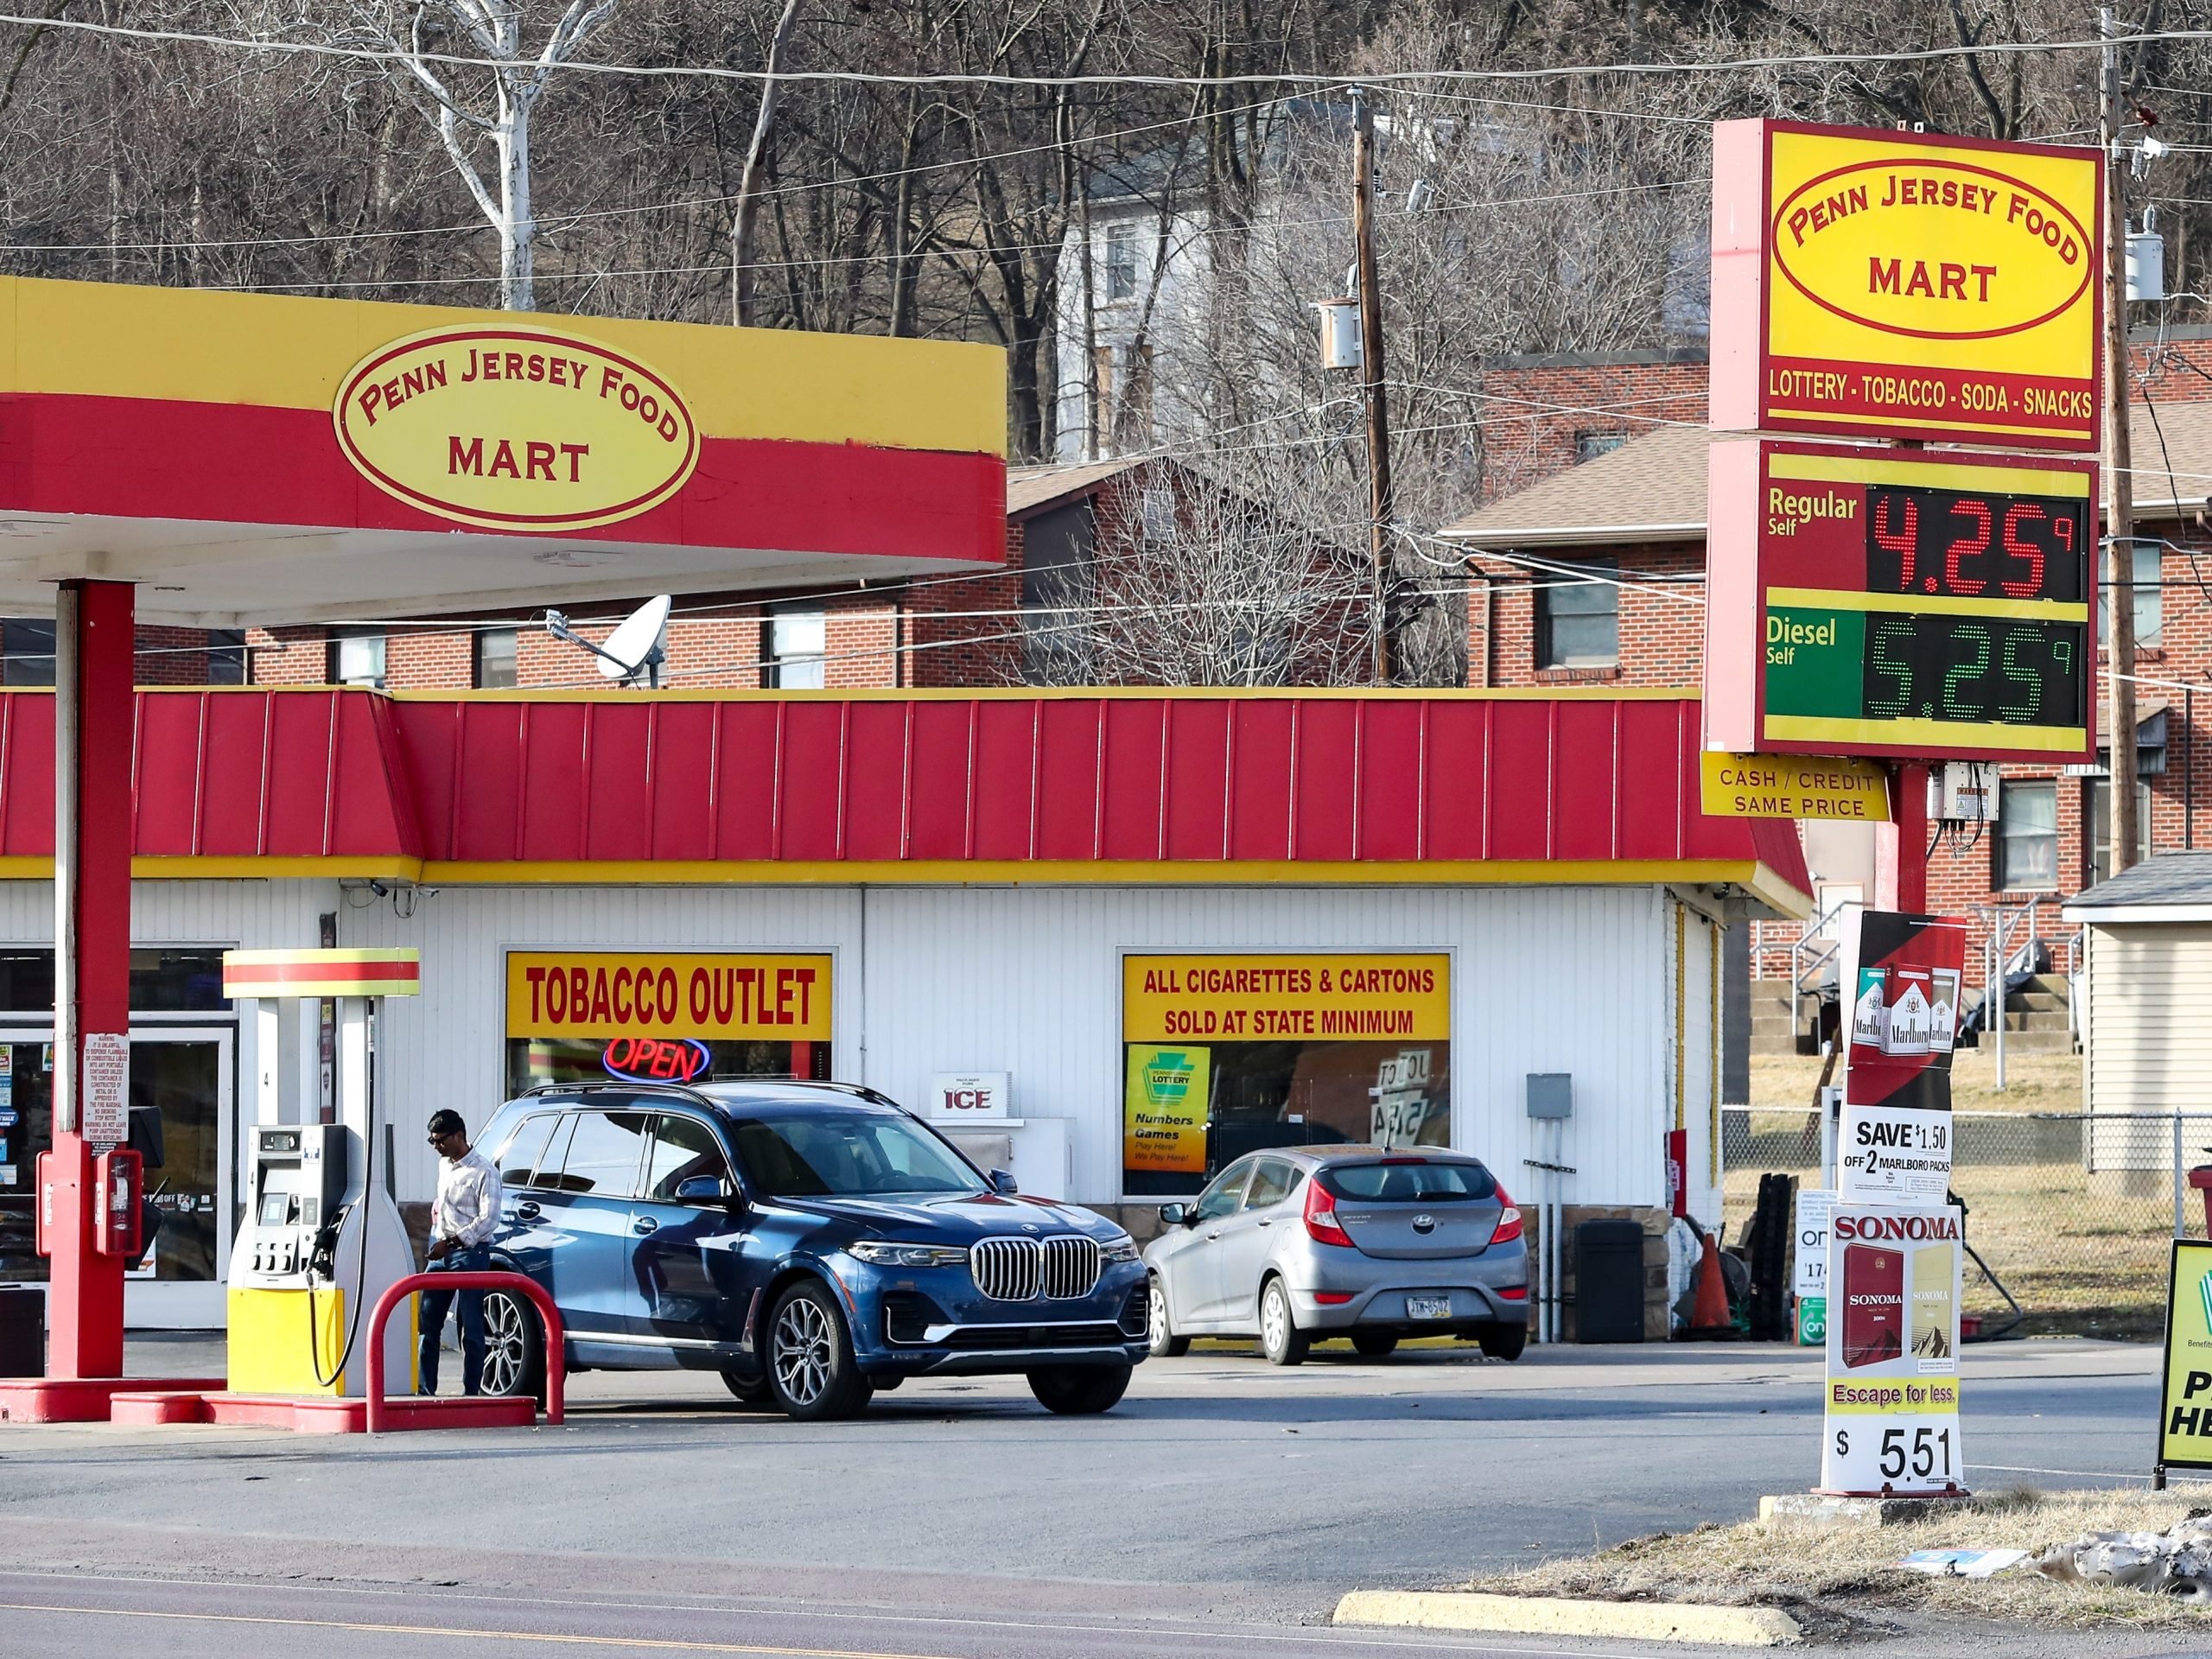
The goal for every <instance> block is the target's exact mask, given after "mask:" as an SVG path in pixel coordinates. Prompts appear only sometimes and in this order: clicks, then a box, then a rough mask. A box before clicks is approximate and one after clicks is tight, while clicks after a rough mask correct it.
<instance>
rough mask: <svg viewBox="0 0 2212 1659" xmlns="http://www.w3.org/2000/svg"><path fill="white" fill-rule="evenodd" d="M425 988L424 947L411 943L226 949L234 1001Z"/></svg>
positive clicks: (226, 976)
mask: <svg viewBox="0 0 2212 1659" xmlns="http://www.w3.org/2000/svg"><path fill="white" fill-rule="evenodd" d="M422 989H423V957H422V952H420V951H419V950H414V949H413V948H412V947H408V948H404V949H397V948H385V949H375V950H342V949H341V950H226V951H224V952H223V995H225V996H226V997H227V998H229V999H230V1000H231V1001H234V1002H235V1001H251V1000H252V999H255V998H259V997H271V996H417V995H421V994H422Z"/></svg>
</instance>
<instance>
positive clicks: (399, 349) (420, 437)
mask: <svg viewBox="0 0 2212 1659" xmlns="http://www.w3.org/2000/svg"><path fill="white" fill-rule="evenodd" d="M331 414H332V418H333V419H334V421H335V422H336V423H337V426H338V443H339V448H341V449H342V450H344V452H345V454H346V459H347V460H348V461H352V462H353V466H354V467H355V468H356V469H358V470H359V472H360V474H362V476H364V477H365V478H366V479H368V480H369V481H370V482H371V483H372V484H374V485H375V486H377V487H378V489H380V490H382V491H384V492H385V493H386V494H388V495H392V496H397V498H398V499H400V500H402V501H404V502H406V503H408V504H409V505H410V506H415V507H419V508H421V509H422V510H423V512H431V513H435V514H436V515H437V516H438V517H440V518H450V519H452V520H453V521H454V523H456V524H474V525H477V526H480V527H481V528H484V529H488V530H512V531H565V530H588V529H590V528H592V527H593V526H594V525H599V524H615V523H617V522H619V521H620V520H622V519H625V518H636V517H637V516H638V515H639V513H642V512H649V511H651V510H652V508H654V507H657V506H658V505H660V504H661V503H662V502H664V501H665V500H667V499H668V498H669V497H671V495H674V494H675V493H677V490H679V489H681V488H683V481H684V480H686V479H688V478H690V476H691V471H692V468H693V467H696V466H697V465H698V461H699V432H698V429H697V428H696V426H695V425H694V424H693V422H692V418H691V411H690V409H689V408H688V407H686V406H685V404H684V401H683V397H681V396H680V395H678V393H677V391H676V389H675V388H674V387H672V386H671V385H669V383H668V382H667V380H665V379H664V378H662V377H661V376H660V375H659V374H658V373H656V372H654V371H653V370H652V369H650V368H648V367H646V366H645V365H644V364H643V363H641V362H639V360H638V359H635V358H633V357H629V356H626V355H624V354H623V353H620V352H617V351H614V350H613V349H612V348H611V347H609V346H601V345H599V344H596V343H594V342H593V341H591V340H582V339H579V338H578V337H576V336H575V335H573V334H562V333H558V332H556V331H555V330H553V329H550V328H543V327H510V326H507V325H505V324H481V323H464V324H461V325H458V326H456V327H449V328H435V329H432V330H430V331H429V333H427V334H410V335H409V336H408V337H407V338H406V339H404V340H394V341H392V342H391V344H390V345H387V346H381V347H379V348H378V350H376V351H374V352H372V353H370V354H369V355H368V356H367V357H366V358H365V359H362V360H361V361H360V362H359V363H358V364H356V365H354V367H353V371H352V372H350V373H348V374H347V375H346V378H345V379H344V380H343V381H341V382H340V385H339V388H338V397H337V401H336V402H335V404H334V405H333V407H332V411H331Z"/></svg>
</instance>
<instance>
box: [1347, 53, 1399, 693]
mask: <svg viewBox="0 0 2212 1659" xmlns="http://www.w3.org/2000/svg"><path fill="white" fill-rule="evenodd" d="M1351 109H1352V125H1351V233H1352V237H1353V239H1354V240H1355V241H1357V243H1358V245H1359V360H1360V369H1361V372H1362V373H1363V374H1364V376H1365V377H1366V381H1367V505H1368V514H1369V517H1370V519H1371V521H1372V522H1371V523H1370V525H1369V527H1368V543H1369V554H1370V558H1371V559H1372V561H1373V564H1374V570H1373V575H1374V584H1375V592H1374V599H1373V606H1374V614H1373V617H1372V619H1371V624H1372V626H1371V632H1372V635H1373V639H1374V656H1373V663H1372V669H1371V673H1370V677H1371V678H1372V679H1373V680H1374V682H1375V683H1376V684H1377V685H1388V684H1389V683H1390V617H1389V605H1390V410H1389V402H1388V399H1387V397H1386V395H1385V393H1384V391H1383V291H1382V283H1381V282H1380V281H1379V280H1378V279H1377V277H1376V269H1375V111H1374V110H1373V109H1372V108H1371V107H1370V105H1369V104H1368V101H1367V92H1366V90H1365V89H1364V88H1363V87H1359V86H1355V87H1353V88H1352V89H1351Z"/></svg>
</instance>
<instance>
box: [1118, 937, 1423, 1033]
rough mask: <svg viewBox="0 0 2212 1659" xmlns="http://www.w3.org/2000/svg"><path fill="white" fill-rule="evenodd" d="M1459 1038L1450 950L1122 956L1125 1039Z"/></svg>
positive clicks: (1123, 1031)
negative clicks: (1455, 1034)
mask: <svg viewBox="0 0 2212 1659" xmlns="http://www.w3.org/2000/svg"><path fill="white" fill-rule="evenodd" d="M1451 1035H1452V959H1451V958H1450V957H1447V956H1444V955H1442V954H1436V955H1428V956H1414V955H1396V954H1391V955H1382V954H1376V955H1359V954H1355V953H1345V954H1342V955H1328V956H1295V957H1288V956H1249V957H1247V956H1166V957H1134V956H1133V957H1122V1040H1124V1041H1125V1042H1131V1043H1173V1042H1179V1041H1186V1040H1190V1039H1211V1040H1213V1041H1217V1042H1231V1043H1239V1042H1280V1041H1284V1040H1292V1041H1296V1040H1299V1039H1326V1038H1342V1039H1351V1040H1357V1039H1365V1038H1383V1039H1395V1038H1427V1039H1434V1040H1437V1041H1440V1042H1441V1041H1448V1040H1449V1039H1450V1038H1451Z"/></svg>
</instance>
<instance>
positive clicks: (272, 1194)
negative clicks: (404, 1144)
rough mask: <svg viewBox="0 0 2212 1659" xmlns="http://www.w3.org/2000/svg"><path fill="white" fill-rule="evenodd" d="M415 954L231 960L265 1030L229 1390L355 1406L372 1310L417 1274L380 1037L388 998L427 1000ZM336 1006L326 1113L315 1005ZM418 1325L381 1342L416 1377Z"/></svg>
mask: <svg viewBox="0 0 2212 1659" xmlns="http://www.w3.org/2000/svg"><path fill="white" fill-rule="evenodd" d="M420 985H421V980H420V968H419V965H418V963H417V960H416V952H415V951H413V950H232V951H226V953H225V954H224V957H223V989H224V994H225V995H227V996H228V997H230V998H231V999H232V1001H233V1002H235V1003H237V1004H238V1012H239V1018H240V1020H241V1021H246V1020H251V1022H252V1025H253V1029H254V1033H255V1049H256V1055H257V1063H256V1068H255V1069H256V1072H257V1078H256V1087H255V1090H254V1094H255V1109H254V1118H255V1122H254V1125H253V1128H252V1130H251V1144H250V1147H249V1151H250V1154H251V1167H250V1169H249V1171H248V1173H247V1178H246V1203H245V1217H244V1220H243V1221H242V1223H241V1224H240V1225H239V1228H238V1238H237V1240H236V1242H235V1243H233V1245H232V1249H231V1272H230V1286H229V1312H230V1389H231V1392H232V1393H233V1394H285V1395H302V1394H327V1395H360V1394H361V1393H362V1392H363V1391H364V1388H365V1383H366V1379H367V1376H368V1362H367V1356H366V1354H365V1352H363V1351H361V1347H360V1345H361V1344H362V1342H363V1341H364V1340H365V1338H364V1336H363V1332H364V1330H365V1325H366V1324H367V1319H368V1313H369V1310H370V1309H371V1308H372V1307H374V1306H375V1305H376V1301H377V1299H378V1297H379V1296H381V1295H382V1294H384V1292H385V1289H386V1288H387V1287H389V1286H391V1284H393V1283H394V1282H396V1281H398V1280H400V1279H403V1278H404V1277H406V1276H407V1275H408V1274H410V1273H412V1272H413V1271H414V1270H415V1253H414V1248H413V1246H412V1244H411V1243H410V1242H409V1240H408V1236H407V1230H406V1225H405V1224H404V1223H403V1222H402V1221H401V1220H400V1218H399V1209H398V1206H397V1205H395V1204H394V1203H393V1202H392V1200H391V1193H390V1192H389V1191H388V1190H387V1187H386V1182H387V1180H388V1179H389V1172H388V1171H387V1170H386V1169H385V1167H384V1166H383V1160H384V1159H385V1157H387V1156H388V1155H389V1153H388V1150H387V1145H386V1142H385V1137H384V1135H383V1133H382V1131H381V1130H380V1129H379V1128H378V1111H377V1099H376V1095H377V1090H376V1086H375V1073H374V1067H373V1065H372V1032H373V1030H374V1027H375V1021H376V1018H377V1013H378V1004H379V1003H380V1001H381V1000H382V999H383V998H384V997H386V996H411V995H416V993H417V991H418V990H419V988H420ZM325 998H331V999H334V1001H335V1005H336V1008H337V1033H336V1035H337V1052H336V1055H335V1061H336V1064H335V1065H334V1068H333V1075H332V1078H331V1083H332V1095H333V1096H334V1099H333V1105H334V1109H335V1116H336V1118H337V1122H331V1123H326V1122H319V1121H316V1120H318V1119H319V1118H320V1117H321V1109H322V1056H321V1049H322V1044H321V1004H322V1001H323V1000H324V999H325ZM413 1324H414V1322H413V1321H412V1320H411V1319H410V1320H407V1321H404V1322H403V1321H401V1320H397V1319H394V1320H393V1321H392V1322H391V1325H390V1327H389V1328H388V1329H387V1330H386V1332H385V1376H388V1377H391V1378H392V1379H393V1380H394V1381H395V1382H397V1381H398V1380H399V1379H402V1378H404V1379H406V1380H407V1381H406V1387H407V1389H408V1390H409V1391H410V1392H411V1391H412V1389H413V1387H414V1381H413V1379H414V1376H415V1333H414V1330H413Z"/></svg>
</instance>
